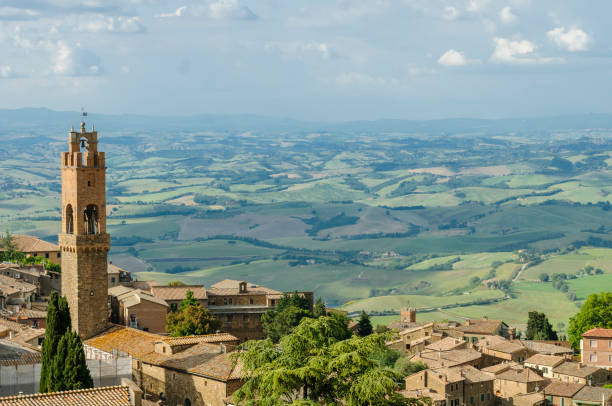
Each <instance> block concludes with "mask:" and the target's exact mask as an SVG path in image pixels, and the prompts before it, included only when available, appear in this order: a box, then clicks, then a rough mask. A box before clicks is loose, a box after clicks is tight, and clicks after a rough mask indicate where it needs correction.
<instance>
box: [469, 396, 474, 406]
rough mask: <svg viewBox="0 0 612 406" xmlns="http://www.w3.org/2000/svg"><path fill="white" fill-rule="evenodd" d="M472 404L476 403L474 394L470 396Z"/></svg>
mask: <svg viewBox="0 0 612 406" xmlns="http://www.w3.org/2000/svg"><path fill="white" fill-rule="evenodd" d="M470 404H472V405H473V404H474V396H470Z"/></svg>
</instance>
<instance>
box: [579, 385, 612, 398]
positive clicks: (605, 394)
mask: <svg viewBox="0 0 612 406" xmlns="http://www.w3.org/2000/svg"><path fill="white" fill-rule="evenodd" d="M602 398H604V399H606V401H608V400H609V399H610V398H612V389H606V388H601V387H598V386H584V387H583V388H582V389H580V390H579V391H578V393H576V394H575V395H574V400H582V401H587V402H601V400H602Z"/></svg>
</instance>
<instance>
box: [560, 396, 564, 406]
mask: <svg viewBox="0 0 612 406" xmlns="http://www.w3.org/2000/svg"><path fill="white" fill-rule="evenodd" d="M561 406H565V398H561Z"/></svg>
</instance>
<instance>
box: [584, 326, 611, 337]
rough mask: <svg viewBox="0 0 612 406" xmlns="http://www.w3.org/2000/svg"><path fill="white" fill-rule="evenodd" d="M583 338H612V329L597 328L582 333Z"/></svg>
mask: <svg viewBox="0 0 612 406" xmlns="http://www.w3.org/2000/svg"><path fill="white" fill-rule="evenodd" d="M582 336H583V337H595V338H597V337H601V338H612V328H601V327H595V328H592V329H590V330H589V331H585V332H584V333H582Z"/></svg>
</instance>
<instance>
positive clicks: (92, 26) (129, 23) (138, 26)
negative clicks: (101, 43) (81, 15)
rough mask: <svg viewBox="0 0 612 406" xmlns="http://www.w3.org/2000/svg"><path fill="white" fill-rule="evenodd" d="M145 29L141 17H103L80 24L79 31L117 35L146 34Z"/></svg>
mask: <svg viewBox="0 0 612 406" xmlns="http://www.w3.org/2000/svg"><path fill="white" fill-rule="evenodd" d="M144 30H145V27H144V25H143V24H142V21H141V19H140V17H126V16H118V17H103V16H99V17H98V18H97V19H95V18H92V19H88V20H86V21H83V22H81V23H80V24H79V26H78V28H77V31H81V32H83V31H89V32H104V31H107V32H116V33H138V32H144Z"/></svg>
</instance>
